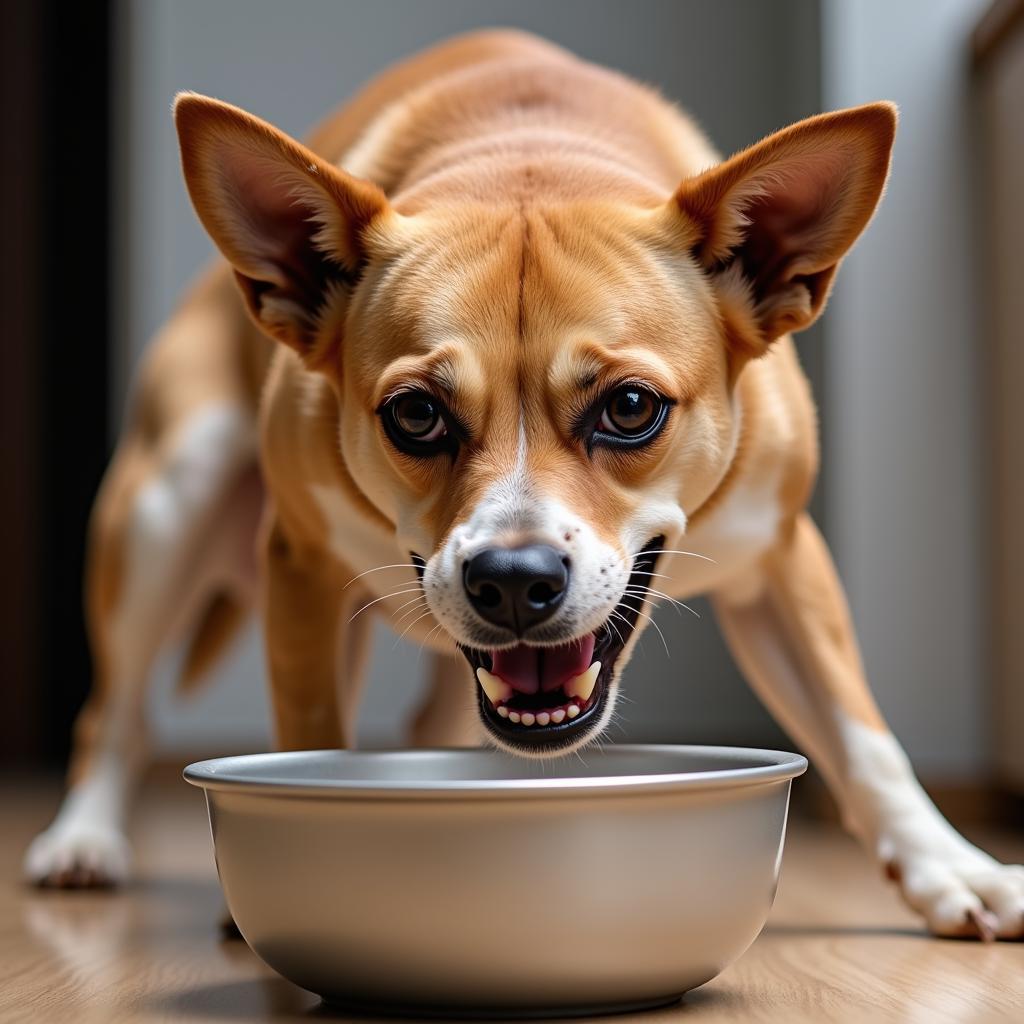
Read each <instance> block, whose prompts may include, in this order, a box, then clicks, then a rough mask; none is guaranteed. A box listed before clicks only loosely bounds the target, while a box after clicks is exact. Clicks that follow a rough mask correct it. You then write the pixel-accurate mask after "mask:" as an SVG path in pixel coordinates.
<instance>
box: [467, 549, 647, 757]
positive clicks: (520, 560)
mask: <svg viewBox="0 0 1024 1024" xmlns="http://www.w3.org/2000/svg"><path fill="white" fill-rule="evenodd" d="M663 543H664V539H663V538H661V537H658V538H656V539H655V540H653V541H651V543H649V544H648V545H646V548H645V550H644V551H643V553H642V554H640V555H637V556H636V557H635V558H634V561H633V569H632V572H631V575H630V578H629V581H628V583H627V585H626V588H625V591H624V592H623V594H622V597H621V599H620V600H619V602H618V604H617V605H616V607H615V608H614V609H613V610H612V612H611V614H610V615H609V617H608V619H607V620H606V621H605V622H604V623H603V624H602V625H601V626H599V627H598V628H597V629H596V630H594V631H593V632H591V633H587V634H585V635H584V636H579V637H574V638H571V639H568V640H566V641H565V642H563V643H557V642H556V643H550V642H548V643H545V644H543V645H539V644H532V643H523V642H520V643H518V644H515V645H514V646H507V647H501V648H495V649H491V650H481V649H478V648H474V647H469V646H466V645H460V648H461V650H462V652H463V654H464V655H465V656H466V659H467V660H468V661H469V664H470V666H471V667H472V669H473V672H474V674H475V676H476V678H477V682H478V683H479V702H480V713H481V716H482V718H483V720H484V723H485V724H486V726H487V728H488V729H489V730H490V731H491V732H492V733H493V734H494V735H495V736H496V737H497V738H498V739H500V740H502V741H503V742H504V743H505V744H507V745H508V746H511V747H513V748H515V747H520V748H525V749H530V750H535V749H536V748H538V747H546V748H549V749H554V750H557V749H558V748H559V747H565V748H569V747H573V746H575V745H577V743H578V742H579V741H580V740H581V738H583V736H584V734H586V733H589V732H591V731H592V730H593V729H594V727H595V726H597V725H598V724H599V723H600V721H601V719H602V708H603V706H604V704H605V702H606V700H607V698H608V694H609V691H610V687H611V682H612V679H613V678H614V669H615V664H616V661H617V660H618V657H619V655H620V654H621V653H622V651H623V649H624V648H625V646H626V644H627V643H628V642H629V639H630V637H631V635H632V633H633V630H634V629H635V628H636V623H637V619H638V618H639V616H640V613H641V611H642V609H643V605H644V603H645V598H644V596H643V595H644V594H645V592H646V591H645V588H646V586H647V582H648V581H649V579H650V577H651V574H652V573H653V571H654V567H655V565H656V563H657V559H658V556H659V554H660V550H661V547H662V545H663ZM482 556H486V557H484V558H483V560H482V562H480V563H479V564H474V563H476V562H477V559H478V558H481V555H477V556H476V557H475V558H473V559H471V560H470V562H469V563H468V564H467V566H466V569H465V576H464V584H465V586H466V590H467V594H468V595H469V596H470V599H471V601H473V602H474V608H476V609H477V611H478V613H480V614H481V617H482V618H484V619H486V620H487V621H488V622H490V623H492V624H495V625H501V626H504V627H506V628H508V629H509V630H510V631H511V632H513V633H514V634H515V635H516V636H522V635H523V633H524V631H525V630H526V629H528V628H529V627H530V626H531V625H536V624H537V623H540V622H543V621H545V620H546V619H548V618H549V617H550V616H551V615H552V614H553V613H554V611H555V610H556V608H557V607H558V605H559V603H560V602H561V599H562V595H563V594H564V593H565V591H566V589H567V587H568V583H569V561H568V559H567V558H566V557H565V556H563V555H562V554H561V553H560V552H558V551H557V550H556V549H555V548H551V547H548V546H546V545H531V546H529V547H522V548H515V549H488V550H487V551H484V552H482ZM477 602H482V607H483V609H485V610H486V612H488V613H489V614H485V613H484V611H483V610H481V607H480V606H479V605H478V603H477Z"/></svg>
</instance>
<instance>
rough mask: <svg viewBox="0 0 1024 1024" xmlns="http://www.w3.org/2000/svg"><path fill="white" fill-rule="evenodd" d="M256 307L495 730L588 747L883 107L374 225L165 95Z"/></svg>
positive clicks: (196, 191) (880, 179)
mask: <svg viewBox="0 0 1024 1024" xmlns="http://www.w3.org/2000/svg"><path fill="white" fill-rule="evenodd" d="M178 122H179V129H180V131H181V135H182V146H183V156H184V163H185V170H186V177H187V180H188V183H189V188H190V191H191V193H192V197H193V201H194V202H195V204H196V207H197V210H198V212H199V214H200V216H201V218H202V219H203V221H204V224H205V225H206V226H207V228H208V230H210V232H211V234H212V235H213V237H214V239H215V240H216V241H217V242H218V244H219V245H220V247H221V249H222V250H223V251H224V253H225V255H226V256H227V257H228V258H229V260H231V262H232V263H233V264H234V266H235V268H236V270H237V272H238V275H239V280H240V283H241V285H242V289H243V293H244V295H245V296H246V298H247V300H248V302H249V306H250V309H251V311H252V313H253V315H254V316H255V317H256V319H257V321H258V322H259V323H260V324H261V326H262V327H263V328H264V329H265V330H266V331H267V332H268V333H270V334H271V335H272V336H274V337H276V338H278V339H279V340H281V341H283V342H284V343H286V344H288V345H291V346H292V347H293V348H295V349H297V350H298V351H299V352H300V354H301V355H302V357H303V358H304V359H305V360H306V363H307V365H308V366H309V367H310V368H311V369H313V370H316V371H318V372H321V373H324V374H325V375H326V376H327V377H328V378H329V379H330V380H331V381H332V383H333V385H334V387H335V390H336V393H337V395H338V401H339V406H340V424H341V428H340V436H339V444H340V447H341V451H342V454H343V457H344V459H345V463H346V466H347V468H348V470H349V472H350V473H351V474H352V476H353V478H354V480H355V482H356V484H357V485H358V486H359V488H360V490H361V491H362V492H363V493H364V494H365V495H366V496H367V497H368V498H369V499H370V500H371V501H372V502H373V503H374V504H375V505H376V506H377V508H378V509H379V510H380V511H381V512H382V513H383V514H384V515H385V516H386V517H387V518H388V519H389V521H390V522H392V523H394V525H395V531H396V537H397V540H398V542H399V544H400V545H401V546H402V547H403V549H404V550H407V551H408V552H409V553H410V554H411V555H412V556H413V558H414V560H415V561H416V562H417V564H419V565H420V567H421V581H422V587H423V590H424V593H425V596H426V600H427V602H428V605H429V608H430V610H431V611H432V613H433V615H434V617H435V618H436V620H437V622H438V623H439V624H440V626H442V627H443V628H444V629H446V630H447V632H448V633H449V634H450V635H451V637H452V638H454V640H455V641H456V642H457V643H458V644H459V645H460V647H461V649H462V650H463V651H464V653H465V654H466V657H467V659H468V661H469V663H470V665H471V667H472V669H473V672H474V675H475V677H476V686H477V688H478V700H479V707H480V713H481V716H482V719H483V721H484V723H485V725H486V727H487V729H488V730H489V732H490V733H491V735H492V737H493V738H494V740H495V741H496V742H497V743H499V744H500V745H502V746H505V747H508V748H510V749H512V750H515V751H516V752H518V753H524V754H532V755H535V756H538V755H539V756H543V755H548V754H552V753H559V752H565V751H568V750H571V749H575V748H577V747H579V746H580V745H582V744H583V743H585V742H587V741H588V740H589V739H591V738H593V737H595V736H597V735H598V734H599V733H600V732H601V731H602V729H604V727H605V726H606V725H607V723H608V721H609V719H610V718H611V716H612V714H613V709H614V704H615V696H616V692H617V688H618V680H619V677H620V674H621V671H622V668H623V666H624V664H625V662H626V660H627V658H628V656H629V654H630V651H631V648H632V645H633V644H634V643H635V639H636V636H637V634H638V632H639V630H640V629H641V628H642V626H643V625H644V623H645V622H646V621H647V615H648V611H649V608H647V609H646V610H645V606H646V605H647V597H648V596H649V595H651V592H652V590H653V591H656V590H658V589H659V588H658V587H657V582H658V579H659V577H658V574H657V567H658V557H659V552H660V551H661V550H662V549H663V548H666V547H668V548H671V547H673V546H674V545H676V543H677V542H678V539H679V538H680V537H681V536H682V534H683V532H684V530H685V528H686V523H687V518H688V516H689V515H691V514H692V513H693V512H694V511H695V510H696V509H698V508H699V507H700V506H701V505H702V504H703V503H704V502H705V500H706V499H707V498H708V497H709V496H710V495H711V494H712V492H713V491H714V490H715V488H716V487H717V485H718V484H719V483H720V482H721V480H722V479H723V478H724V476H725V475H726V473H727V472H728V469H729V466H730V464H731V462H732V459H733V456H734V452H735V447H736V443H737V434H738V424H737V422H736V416H735V413H734V407H733V402H732V394H733V388H734V384H735V381H736V379H737V376H738V374H739V372H740V371H741V369H742V366H743V365H744V363H745V362H746V361H747V360H748V359H750V358H754V357H757V356H760V355H761V354H762V353H764V352H765V351H766V349H767V348H768V346H769V345H770V343H771V341H772V340H773V339H774V338H775V337H777V336H778V335H780V334H782V333H784V332H786V331H789V330H795V329H799V328H800V327H803V326H806V325H807V324H808V323H810V322H811V321H812V320H813V319H814V318H815V317H816V316H817V315H818V313H819V312H820V310H821V308H822V305H823V304H824V301H825V297H826V294H827V291H828V288H829V285H830V282H831V279H832V276H833V274H834V272H835V269H836V266H837V264H838V262H839V260H840V258H841V257H842V255H843V253H844V252H845V251H846V249H847V248H848V246H849V245H850V244H851V243H852V241H853V240H854V238H855V237H856V235H857V234H859V232H860V230H861V229H862V228H863V226H864V224H865V223H866V222H867V219H868V218H869V216H870V214H871V212H872V210H873V208H874V206H875V203H876V202H877V199H878V196H879V194H880V191H881V188H882V186H883V183H884V180H885V174H886V169H887V166H888V152H889V146H890V144H891V138H892V129H893V113H892V110H891V108H888V107H885V106H882V105H876V106H873V107H869V108H861V109H860V110H857V111H851V112H848V113H845V114H840V115H830V116H827V117H823V118H818V119H813V120H812V121H810V122H804V123H802V124H801V125H798V126H796V127H794V128H791V129H787V130H786V132H783V133H779V135H777V136H774V137H772V138H771V139H769V140H766V142H764V143H761V144H760V145H759V146H757V147H754V148H753V149H751V150H748V151H745V152H744V153H743V154H740V155H739V156H737V157H735V158H733V160H731V161H728V162H727V163H725V164H723V165H720V166H719V167H718V168H715V169H713V170H712V171H709V172H706V173H705V174H703V175H700V176H698V177H696V178H693V179H689V180H688V181H686V182H684V183H683V184H682V185H681V186H680V188H679V189H678V190H677V192H676V194H675V195H674V196H672V197H666V199H665V201H657V200H654V201H644V202H636V201H635V200H633V201H630V202H627V201H625V200H622V201H613V200H609V199H608V198H606V197H602V198H600V199H596V198H593V197H585V196H584V197H582V198H572V197H570V198H566V199H563V200H560V201H558V202H553V203H549V204H536V205H532V204H531V205H523V204H516V203H509V202H502V201H501V197H500V196H496V197H495V201H494V202H493V203H480V204H477V203H474V204H471V205H459V206H453V205H438V206H435V207H430V206H429V205H428V206H427V207H426V208H421V207H420V206H417V207H416V208H415V209H410V210H409V211H406V212H403V210H402V209H401V208H399V209H393V208H392V207H391V206H390V205H389V204H388V201H387V200H386V199H385V198H384V196H383V195H382V194H381V193H380V192H379V191H377V190H376V189H375V188H374V187H373V186H372V185H369V184H368V183H365V182H361V181H358V180H356V179H352V178H350V177H348V176H347V175H345V174H344V173H343V172H340V171H337V170H336V169H334V168H331V167H329V165H326V164H324V163H323V162H322V161H320V160H318V159H317V158H316V157H314V156H313V155H312V154H311V153H309V152H308V151H306V150H304V149H302V147H300V146H298V144H297V143H294V142H292V141H291V140H288V139H287V138H286V137H284V136H281V135H280V133H277V132H276V131H274V130H273V129H271V128H269V126H266V125H263V124H262V123H261V122H256V121H255V119H252V118H250V117H249V116H248V115H245V114H243V113H242V112H240V111H236V110H234V109H233V108H228V107H225V106H224V105H222V104H217V103H214V102H213V101H209V100H203V99H200V98H195V97H187V98H185V99H183V100H182V101H179V106H178Z"/></svg>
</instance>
